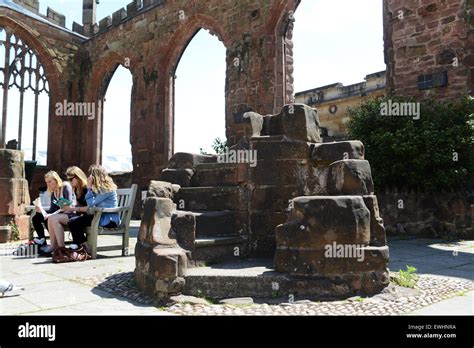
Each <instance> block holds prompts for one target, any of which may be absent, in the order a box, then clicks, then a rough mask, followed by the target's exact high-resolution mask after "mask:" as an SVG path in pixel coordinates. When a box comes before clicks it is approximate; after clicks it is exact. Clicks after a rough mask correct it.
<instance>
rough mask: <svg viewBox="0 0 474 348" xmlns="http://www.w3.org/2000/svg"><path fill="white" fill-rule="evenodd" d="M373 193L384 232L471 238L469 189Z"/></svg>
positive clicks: (473, 206)
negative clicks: (430, 192) (377, 201)
mask: <svg viewBox="0 0 474 348" xmlns="http://www.w3.org/2000/svg"><path fill="white" fill-rule="evenodd" d="M377 196H378V198H379V205H380V212H381V214H380V215H381V216H382V218H383V221H384V223H385V228H386V231H387V235H392V236H393V235H397V236H417V237H424V238H446V239H474V226H473V221H472V215H473V213H474V196H473V193H472V192H471V193H469V192H468V191H457V192H440V193H436V194H426V193H416V192H407V191H400V192H398V191H386V192H382V193H379V194H378V195H377Z"/></svg>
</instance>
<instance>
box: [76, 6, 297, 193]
mask: <svg viewBox="0 0 474 348" xmlns="http://www.w3.org/2000/svg"><path fill="white" fill-rule="evenodd" d="M296 3H297V1H294V0H285V1H282V0H278V1H277V0H274V1H265V2H262V1H259V0H251V1H246V2H235V1H233V0H225V1H223V0H210V1H195V2H193V3H190V2H189V1H184V0H181V1H173V2H163V1H145V2H144V3H143V6H144V7H143V8H141V9H140V8H138V7H137V6H135V5H133V4H134V3H131V4H130V5H129V6H127V9H123V10H121V11H117V12H116V13H114V14H113V15H112V17H109V18H105V19H102V20H100V21H99V24H98V27H97V28H96V31H97V32H96V34H95V36H94V37H93V38H92V40H90V41H88V42H87V43H86V45H85V48H86V51H87V53H88V55H87V57H85V59H87V60H88V61H89V62H91V64H90V69H89V70H88V71H84V83H83V89H84V91H87V93H86V95H85V98H86V100H88V101H99V100H101V98H103V96H104V95H105V92H106V87H107V84H108V82H109V81H110V78H111V77H112V75H113V72H114V70H115V68H116V67H117V66H118V65H119V64H121V65H123V66H125V67H127V68H129V69H130V72H131V74H132V75H133V84H134V86H133V91H132V108H131V113H132V115H131V134H130V139H131V144H132V153H133V171H134V175H135V181H136V182H137V183H138V184H139V185H140V186H144V185H147V184H148V182H149V181H150V180H152V179H156V178H157V177H159V174H160V173H161V170H162V169H164V168H165V167H166V164H167V161H168V159H169V158H170V157H171V155H172V154H173V153H174V149H173V129H172V125H173V124H174V121H173V117H174V115H173V113H174V105H173V103H174V95H173V93H174V75H175V70H176V67H177V65H178V62H179V60H180V57H181V55H182V53H183V52H184V50H185V48H186V46H187V44H188V43H189V41H190V40H191V39H192V37H193V36H194V35H195V33H196V32H197V31H198V30H200V29H201V28H202V29H206V30H209V31H210V32H211V33H212V34H214V35H216V36H217V38H218V39H219V40H220V41H221V42H222V44H223V45H224V46H225V47H226V49H227V57H226V61H227V71H226V90H225V96H226V97H225V98H226V112H225V115H222V117H225V118H226V135H227V139H228V142H229V144H230V145H233V144H235V143H237V142H238V141H239V140H240V139H241V138H242V137H244V136H246V135H248V134H249V132H250V126H249V124H248V123H247V122H244V119H243V118H242V113H243V112H244V111H248V110H249V109H253V110H255V111H258V112H260V113H272V112H274V111H275V110H276V109H277V108H279V107H281V106H282V104H283V103H284V102H285V100H284V99H285V98H286V100H289V98H290V94H292V90H291V89H290V90H287V91H286V90H285V91H286V92H285V93H286V94H288V95H286V96H282V95H281V94H279V96H278V97H277V96H276V87H275V84H276V74H275V72H276V71H277V70H278V71H282V70H286V68H285V67H283V65H285V64H286V65H291V62H288V60H286V59H281V60H278V61H277V59H276V54H277V52H276V50H275V43H276V41H277V37H280V35H287V37H286V39H285V42H286V46H287V48H286V49H285V54H287V53H288V52H290V53H291V45H290V41H291V39H290V38H291V34H289V33H288V31H286V32H284V33H280V31H279V30H277V28H278V29H279V28H280V27H281V26H282V25H284V23H287V22H288V23H289V22H291V18H290V16H289V12H290V11H292V10H294V9H295V7H296ZM288 35H290V36H289V37H288ZM289 70H291V69H289ZM279 76H280V75H279ZM285 76H286V78H287V79H288V81H289V82H292V80H291V78H290V77H289V76H291V72H287V73H286V74H285ZM280 77H281V76H280ZM275 98H280V99H279V101H278V102H276V100H275ZM196 116H198V115H196ZM83 126H84V130H86V131H85V132H84V134H86V137H85V139H84V147H85V148H88V149H94V150H93V151H84V152H82V154H81V155H82V156H81V163H84V164H86V165H88V164H90V163H93V162H95V161H98V159H99V158H100V157H99V155H100V148H101V144H100V132H101V129H100V119H97V120H95V121H94V122H89V121H86V120H84V123H83Z"/></svg>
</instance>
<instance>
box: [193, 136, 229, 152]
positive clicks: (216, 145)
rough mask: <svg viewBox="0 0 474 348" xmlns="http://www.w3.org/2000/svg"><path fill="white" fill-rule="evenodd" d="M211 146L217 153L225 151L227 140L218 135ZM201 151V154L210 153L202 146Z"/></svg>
mask: <svg viewBox="0 0 474 348" xmlns="http://www.w3.org/2000/svg"><path fill="white" fill-rule="evenodd" d="M211 147H212V149H213V150H214V152H215V153H216V154H217V155H219V154H221V153H224V152H225V150H226V148H227V140H225V139H221V138H219V137H217V138H215V139H214V140H213V141H212V145H211ZM199 153H200V154H201V155H210V153H208V152H207V151H206V150H204V149H203V148H202V147H201V148H200V149H199Z"/></svg>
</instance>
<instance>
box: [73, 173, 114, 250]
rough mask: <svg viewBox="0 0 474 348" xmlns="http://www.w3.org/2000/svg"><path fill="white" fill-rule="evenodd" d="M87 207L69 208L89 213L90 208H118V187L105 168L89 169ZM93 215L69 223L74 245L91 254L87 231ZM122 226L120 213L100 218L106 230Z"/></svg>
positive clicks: (76, 218)
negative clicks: (82, 247)
mask: <svg viewBox="0 0 474 348" xmlns="http://www.w3.org/2000/svg"><path fill="white" fill-rule="evenodd" d="M85 199H86V202H87V207H83V208H68V209H69V210H70V211H76V212H79V213H87V208H88V207H98V208H117V207H118V203H117V186H116V185H115V184H114V181H113V180H112V178H111V177H110V176H109V174H108V173H107V171H106V170H105V168H104V167H102V166H99V165H92V166H91V167H90V168H89V177H88V178H87V193H86V196H85ZM93 217H94V216H93V215H89V214H83V215H80V216H75V217H73V218H71V219H70V220H69V222H68V226H69V229H70V231H71V233H72V237H73V240H74V243H75V244H77V245H78V246H79V245H82V246H84V248H85V249H86V250H87V252H88V253H89V254H90V253H91V249H90V246H89V245H88V244H87V238H86V236H85V230H86V228H87V227H88V226H90V225H91V223H92V219H93ZM118 225H120V216H119V214H118V213H103V214H102V215H101V218H100V222H99V226H101V227H106V228H115V227H117V226H118Z"/></svg>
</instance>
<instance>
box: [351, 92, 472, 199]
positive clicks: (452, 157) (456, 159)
mask: <svg viewBox="0 0 474 348" xmlns="http://www.w3.org/2000/svg"><path fill="white" fill-rule="evenodd" d="M389 101H391V102H392V103H395V102H417V101H416V100H413V99H409V98H403V97H398V96H387V97H384V98H379V99H377V100H369V101H366V102H364V103H362V104H361V106H359V107H356V108H351V109H349V111H348V113H349V116H350V119H351V120H350V121H349V124H348V129H349V136H350V138H351V139H357V140H360V141H362V142H363V143H364V145H365V153H366V159H367V160H369V161H370V163H371V167H372V174H373V178H374V182H375V185H376V187H379V188H395V187H396V188H399V189H401V188H406V189H417V190H421V191H430V192H433V191H437V190H440V189H446V190H450V189H455V188H459V187H462V186H463V185H465V183H466V182H467V181H468V174H469V173H471V174H472V173H473V169H474V154H473V152H474V151H473V150H474V146H473V143H474V100H473V99H471V98H468V97H466V98H460V99H458V100H454V101H437V100H423V101H421V102H420V118H419V119H414V117H409V116H405V117H402V116H398V117H397V116H382V115H381V105H382V103H384V102H385V103H388V102H389Z"/></svg>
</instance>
